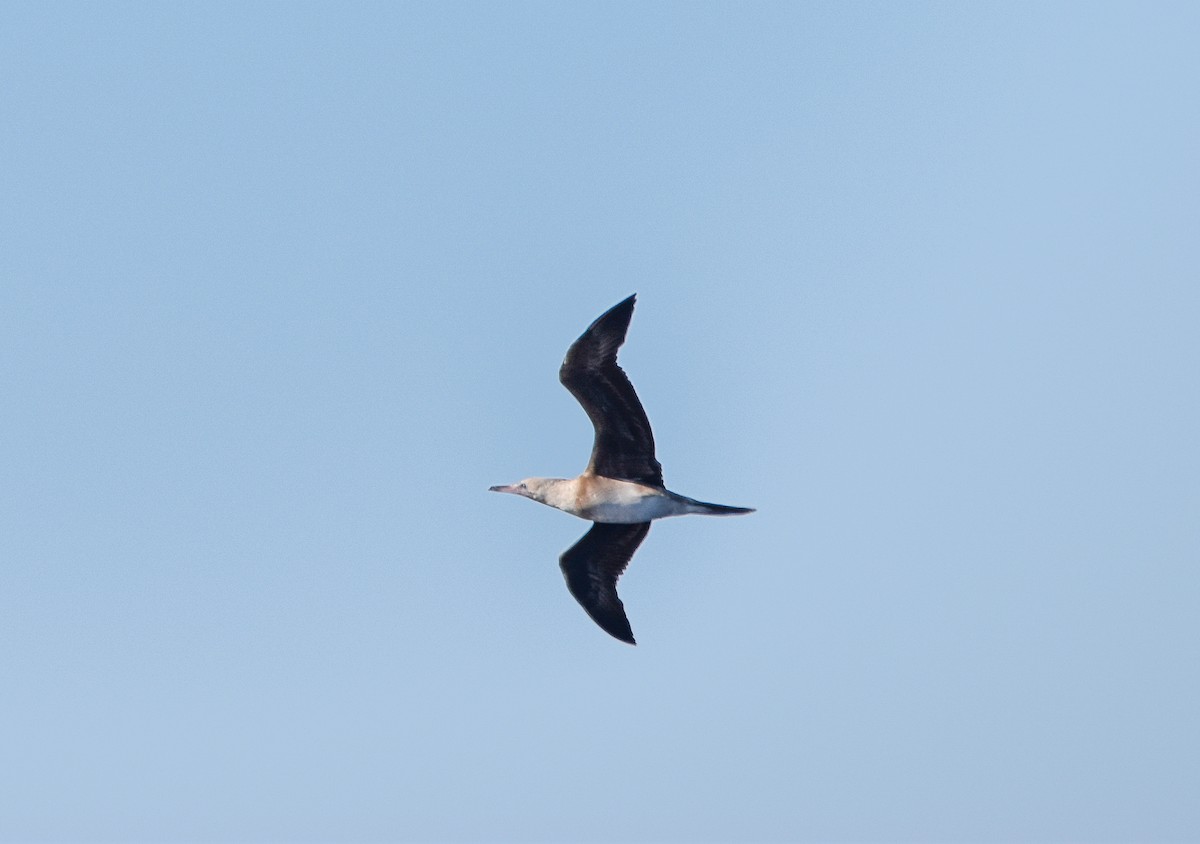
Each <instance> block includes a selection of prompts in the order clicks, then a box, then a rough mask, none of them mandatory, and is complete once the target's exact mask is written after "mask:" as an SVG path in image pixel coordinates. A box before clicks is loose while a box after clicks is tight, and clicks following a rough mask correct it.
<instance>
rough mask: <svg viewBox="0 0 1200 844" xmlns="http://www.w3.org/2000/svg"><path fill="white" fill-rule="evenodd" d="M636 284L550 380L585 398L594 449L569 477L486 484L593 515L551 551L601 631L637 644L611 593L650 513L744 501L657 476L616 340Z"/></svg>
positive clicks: (712, 508)
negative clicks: (710, 496) (682, 490)
mask: <svg viewBox="0 0 1200 844" xmlns="http://www.w3.org/2000/svg"><path fill="white" fill-rule="evenodd" d="M636 298H637V294H634V295H633V296H630V297H629V298H628V299H626V300H625V301H623V302H621V303H620V304H618V305H615V306H614V307H612V308H611V309H609V310H608V311H606V312H605V313H604V314H603V315H601V316H600V318H599V319H597V320H596V321H595V322H593V323H592V324H591V325H590V326H588V329H587V331H585V332H583V334H582V335H580V337H579V339H578V340H576V341H575V342H574V343H572V344H571V348H570V349H568V350H567V357H566V359H565V360H564V361H563V364H562V367H561V368H560V369H559V370H558V380H560V381H561V382H562V383H563V386H565V387H566V388H567V389H568V390H570V391H571V395H573V396H575V398H576V399H577V400H578V401H579V403H580V404H581V405H583V409H584V410H585V411H587V415H588V418H590V419H591V420H592V426H593V427H594V428H595V429H596V439H595V441H594V443H593V444H592V459H591V460H590V461H589V462H588V465H587V468H586V469H584V470H583V474H581V475H580V476H579V477H577V478H570V479H567V478H526V479H525V480H523V481H520V482H518V483H515V484H509V485H507V486H494V487H491V491H492V492H510V493H512V494H514V495H521V496H524V497H525V498H531V499H533V500H534V501H538V502H540V503H542V504H547V505H549V506H551V507H554V508H557V509H559V510H563V511H564V512H567V513H570V514H571V515H572V516H578V517H579V518H581V519H587V520H588V521H590V522H593V523H594V524H593V525H592V529H591V530H589V531H588V532H587V533H585V534H584V535H583V538H582V539H580V540H579V541H578V542H576V543H575V544H574V545H572V546H571V547H570V548H568V549H567V550H566V551H565V552H564V553H563V555H562V556H561V557H560V558H559V565H560V567H561V568H562V572H563V576H564V577H565V578H566V581H567V589H569V590H570V592H571V594H572V595H573V596H574V597H575V600H577V601H578V602H579V604H580V606H582V607H583V608H584V610H586V611H587V614H588V615H590V616H591V617H592V620H593V621H595V622H596V623H597V624H598V625H600V627H601V628H602V629H603V630H604V631H605V632H606V633H608V634H610V635H612V636H614V637H616V638H617V639H620V640H621V641H622V642H628V643H629V644H631V645H636V644H637V642H635V641H634V639H633V630H632V629H631V628H630V626H629V619H628V618H627V617H626V616H625V605H624V604H622V603H621V599H620V598H619V597H617V578H619V577H620V576H621V574H622V573H624V571H625V568H626V566H628V565H629V560H630V558H632V557H633V554H634V552H635V551H637V548H638V546H639V545H641V544H642V540H643V539H645V538H646V534H647V533H648V532H649V531H650V522H651V521H652V520H654V519H663V518H666V517H667V516H683V515H686V514H688V513H697V514H700V515H704V516H735V515H741V514H743V513H753V512H754V510H753V509H752V508H749V507H728V506H726V505H724V504H707V503H705V502H703V501H696V500H695V499H692V498H687V497H685V496H682V495H679V494H677V493H674V492H671V491H670V490H669V489H667V488H666V487H665V486H663V476H662V466H660V465H659V463H658V461H657V460H656V459H655V458H654V434H653V433H651V431H650V420H648V419H647V418H646V411H645V410H643V409H642V403H641V402H640V401H638V397H637V393H635V392H634V390H633V385H632V384H631V383H629V378H628V377H627V376H626V375H625V372H624V370H622V369H621V367H620V366H618V365H617V349H619V348H620V347H621V344H623V343H624V342H625V332H626V331H627V330H628V329H629V320H630V318H631V317H632V316H633V305H634V300H635V299H636Z"/></svg>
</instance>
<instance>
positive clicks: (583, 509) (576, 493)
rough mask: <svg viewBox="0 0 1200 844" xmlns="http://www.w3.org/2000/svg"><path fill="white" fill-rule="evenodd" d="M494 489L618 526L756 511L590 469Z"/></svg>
mask: <svg viewBox="0 0 1200 844" xmlns="http://www.w3.org/2000/svg"><path fill="white" fill-rule="evenodd" d="M491 491H492V492H511V493H513V494H515V495H522V496H524V497H525V498H531V499H533V500H534V501H537V502H540V503H542V504H547V505H549V506H551V507H554V508H555V509H557V510H562V511H563V512H564V513H570V514H571V515H572V516H578V517H579V518H581V519H587V520H588V521H589V522H604V523H605V524H617V525H633V524H637V523H639V522H650V521H653V520H654V519H665V518H667V517H668V516H686V515H687V514H689V513H700V514H703V515H706V516H724V515H733V514H738V513H749V512H752V511H751V510H749V509H747V508H745V507H726V506H725V505H723V504H706V503H704V502H702V501H695V500H694V499H691V498H687V497H685V496H682V495H679V494H678V493H675V492H671V491H670V490H668V489H665V488H663V487H653V486H647V485H646V484H639V483H636V482H634V481H621V480H617V479H616V478H606V477H603V476H602V475H596V474H592V473H589V472H584V473H583V474H582V475H580V476H579V477H577V478H528V479H526V480H524V481H521V482H520V483H519V484H513V485H512V486H503V487H492V490H491Z"/></svg>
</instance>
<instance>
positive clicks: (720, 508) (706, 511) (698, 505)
mask: <svg viewBox="0 0 1200 844" xmlns="http://www.w3.org/2000/svg"><path fill="white" fill-rule="evenodd" d="M676 497H677V498H678V499H679V500H680V501H682V502H683V503H684V504H686V505H688V512H689V513H696V514H697V515H700V516H744V515H745V514H746V513H753V512H754V508H753V507H730V506H729V505H728V504H709V503H708V502H707V501H697V500H696V499H694V498H688V497H687V496H684V495H678V494H677V495H676Z"/></svg>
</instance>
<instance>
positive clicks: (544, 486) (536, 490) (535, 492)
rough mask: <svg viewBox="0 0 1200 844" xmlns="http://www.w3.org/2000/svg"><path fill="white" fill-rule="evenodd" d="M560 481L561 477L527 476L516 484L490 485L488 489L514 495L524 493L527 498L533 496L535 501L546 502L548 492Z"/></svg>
mask: <svg viewBox="0 0 1200 844" xmlns="http://www.w3.org/2000/svg"><path fill="white" fill-rule="evenodd" d="M558 482H559V478H526V479H525V480H523V481H518V482H517V483H515V484H507V485H505V486H493V487H489V488H488V491H489V492H510V493H512V494H513V495H522V496H524V497H525V498H532V499H533V500H534V501H540V502H542V503H545V501H546V493H547V492H548V491H549V490H550V488H551V487H553V486H554V485H555V484H557V483H558Z"/></svg>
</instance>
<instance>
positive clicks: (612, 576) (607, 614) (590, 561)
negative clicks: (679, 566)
mask: <svg viewBox="0 0 1200 844" xmlns="http://www.w3.org/2000/svg"><path fill="white" fill-rule="evenodd" d="M649 532H650V523H649V522H641V523H639V524H632V525H614V524H606V523H602V522H596V523H594V524H593V525H592V529H591V530H589V531H588V532H587V533H585V534H584V535H583V538H582V539H580V540H579V541H578V542H576V543H575V544H574V545H572V546H571V547H570V548H568V549H567V550H566V551H565V552H564V553H563V555H562V556H561V557H559V558H558V564H559V566H561V567H562V572H563V577H565V578H566V579H567V588H568V589H569V590H571V594H572V595H574V596H575V600H576V601H578V602H579V605H580V606H581V607H583V608H584V609H585V610H587V614H588V615H590V616H591V617H592V621H594V622H596V623H597V624H599V625H600V627H601V628H602V629H603V630H604V632H605V633H608V634H609V635H611V636H615V637H616V638H618V639H620V640H621V641H622V642H628V643H629V644H631V645H636V644H637V642H635V641H634V640H633V630H632V629H631V628H630V626H629V619H628V618H626V617H625V605H624V604H622V603H621V599H620V598H618V597H617V578H618V577H620V576H621V574H622V573H623V572H624V571H625V567H626V566H628V565H629V560H630V558H631V557H633V552H634V551H636V550H637V549H638V546H639V545H641V544H642V540H643V539H645V538H646V534H647V533H649Z"/></svg>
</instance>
